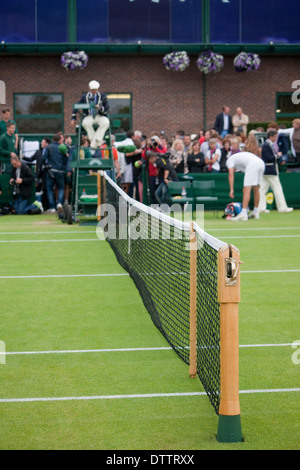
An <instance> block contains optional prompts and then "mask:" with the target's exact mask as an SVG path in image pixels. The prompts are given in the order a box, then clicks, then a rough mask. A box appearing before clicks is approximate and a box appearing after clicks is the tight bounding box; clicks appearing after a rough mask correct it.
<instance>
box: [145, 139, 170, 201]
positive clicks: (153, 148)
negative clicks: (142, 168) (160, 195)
mask: <svg viewBox="0 0 300 470" xmlns="http://www.w3.org/2000/svg"><path fill="white" fill-rule="evenodd" d="M149 152H155V153H156V154H157V155H161V154H165V153H166V152H167V147H164V146H163V145H162V144H161V141H160V139H159V137H157V136H155V135H154V136H153V137H151V138H148V139H147V140H146V146H145V147H144V150H143V152H142V158H143V159H144V160H146V161H148V176H149V188H150V199H151V204H157V202H158V201H157V199H156V197H155V191H156V189H157V188H158V186H159V184H160V183H159V178H158V168H157V166H156V164H155V162H152V161H149V160H148V158H147V156H148V153H149Z"/></svg>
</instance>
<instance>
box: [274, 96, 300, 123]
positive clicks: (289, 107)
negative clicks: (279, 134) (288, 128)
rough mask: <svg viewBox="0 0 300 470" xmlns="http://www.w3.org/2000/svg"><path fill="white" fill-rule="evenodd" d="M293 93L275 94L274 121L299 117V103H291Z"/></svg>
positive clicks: (291, 119)
mask: <svg viewBox="0 0 300 470" xmlns="http://www.w3.org/2000/svg"><path fill="white" fill-rule="evenodd" d="M292 95H293V93H289V92H285V93H277V94H276V121H277V122H280V121H290V122H292V121H293V119H296V118H300V103H299V104H296V103H293V100H292Z"/></svg>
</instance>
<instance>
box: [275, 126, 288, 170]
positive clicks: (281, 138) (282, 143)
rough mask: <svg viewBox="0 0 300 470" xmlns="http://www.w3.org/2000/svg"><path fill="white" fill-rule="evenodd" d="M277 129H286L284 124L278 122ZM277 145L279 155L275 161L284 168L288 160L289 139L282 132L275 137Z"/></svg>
mask: <svg viewBox="0 0 300 470" xmlns="http://www.w3.org/2000/svg"><path fill="white" fill-rule="evenodd" d="M279 129H286V126H285V125H284V124H280V125H279V126H278V130H279ZM277 145H278V149H279V151H280V152H281V156H280V157H279V158H278V160H277V162H278V164H279V165H280V166H281V168H282V167H285V168H286V164H287V162H288V159H289V157H288V151H289V139H288V137H287V136H286V135H284V134H278V137H277Z"/></svg>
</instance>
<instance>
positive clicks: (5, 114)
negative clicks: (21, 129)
mask: <svg viewBox="0 0 300 470" xmlns="http://www.w3.org/2000/svg"><path fill="white" fill-rule="evenodd" d="M1 114H2V119H1V121H0V136H1V135H2V134H5V133H6V130H7V127H6V125H7V123H8V122H12V123H13V124H14V125H15V126H16V128H15V138H16V144H15V146H16V149H18V145H19V136H18V129H17V124H16V122H15V121H14V120H13V119H11V116H10V109H9V108H4V109H2V113H1Z"/></svg>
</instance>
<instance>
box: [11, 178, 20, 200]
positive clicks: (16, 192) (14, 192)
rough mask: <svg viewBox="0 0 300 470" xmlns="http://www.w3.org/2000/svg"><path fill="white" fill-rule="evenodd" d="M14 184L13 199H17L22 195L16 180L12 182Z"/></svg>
mask: <svg viewBox="0 0 300 470" xmlns="http://www.w3.org/2000/svg"><path fill="white" fill-rule="evenodd" d="M12 184H13V191H12V194H13V197H17V196H18V195H19V194H20V188H19V185H18V184H17V182H16V180H12Z"/></svg>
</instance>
